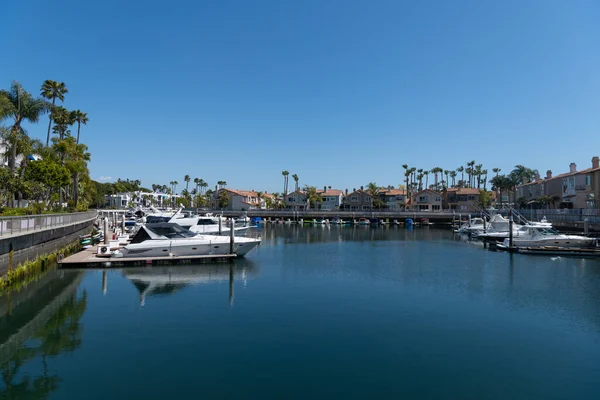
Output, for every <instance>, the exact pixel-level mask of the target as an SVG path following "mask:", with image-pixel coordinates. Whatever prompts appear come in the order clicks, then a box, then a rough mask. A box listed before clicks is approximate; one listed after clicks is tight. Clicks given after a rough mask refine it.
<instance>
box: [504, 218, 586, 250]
mask: <svg viewBox="0 0 600 400" xmlns="http://www.w3.org/2000/svg"><path fill="white" fill-rule="evenodd" d="M509 240H510V239H508V238H507V239H504V246H509ZM513 246H515V247H545V246H550V247H576V248H591V247H595V246H596V239H594V238H590V237H586V236H579V235H565V234H562V233H559V232H557V231H556V230H554V229H552V228H548V227H545V226H538V225H531V224H527V225H523V226H522V227H521V228H520V229H519V230H517V232H516V234H514V235H513Z"/></svg>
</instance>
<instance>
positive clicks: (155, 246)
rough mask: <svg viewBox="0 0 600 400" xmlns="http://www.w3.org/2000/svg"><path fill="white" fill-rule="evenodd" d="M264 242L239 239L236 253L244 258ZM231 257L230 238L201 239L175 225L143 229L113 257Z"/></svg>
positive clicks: (211, 237) (148, 226) (205, 236)
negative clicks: (225, 255) (228, 255)
mask: <svg viewBox="0 0 600 400" xmlns="http://www.w3.org/2000/svg"><path fill="white" fill-rule="evenodd" d="M259 243H260V239H254V238H246V237H237V236H236V237H235V238H234V248H233V252H234V253H235V254H236V255H237V256H244V255H245V254H246V253H248V252H249V251H250V250H252V249H253V248H254V247H256V246H257V245H258V244H259ZM224 254H230V238H229V237H227V236H216V235H200V234H196V233H194V232H191V231H189V230H188V229H185V228H182V227H181V226H179V225H177V224H173V223H158V224H146V225H144V226H141V227H140V229H139V230H138V232H137V233H136V234H135V236H134V237H133V239H131V242H130V243H129V244H128V245H126V246H125V247H124V248H123V249H121V250H120V251H118V252H115V253H113V255H112V257H125V258H131V257H166V256H172V257H189V256H200V255H224Z"/></svg>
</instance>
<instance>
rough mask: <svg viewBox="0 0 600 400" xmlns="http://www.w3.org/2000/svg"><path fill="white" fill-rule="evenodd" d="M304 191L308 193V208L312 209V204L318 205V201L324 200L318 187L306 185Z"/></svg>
mask: <svg viewBox="0 0 600 400" xmlns="http://www.w3.org/2000/svg"><path fill="white" fill-rule="evenodd" d="M304 192H305V193H306V203H307V207H306V208H307V209H310V206H311V205H313V206H315V207H316V204H317V203H320V202H322V201H323V198H322V197H321V195H320V194H319V193H318V192H317V188H316V187H314V186H305V187H304Z"/></svg>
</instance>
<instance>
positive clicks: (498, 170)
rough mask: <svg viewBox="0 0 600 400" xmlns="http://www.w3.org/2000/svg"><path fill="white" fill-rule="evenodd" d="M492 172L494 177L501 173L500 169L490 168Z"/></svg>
mask: <svg viewBox="0 0 600 400" xmlns="http://www.w3.org/2000/svg"><path fill="white" fill-rule="evenodd" d="M492 171H494V173H495V174H496V176H498V173H499V172H500V171H501V169H500V168H492Z"/></svg>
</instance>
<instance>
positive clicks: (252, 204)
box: [214, 188, 267, 211]
mask: <svg viewBox="0 0 600 400" xmlns="http://www.w3.org/2000/svg"><path fill="white" fill-rule="evenodd" d="M223 193H224V195H225V196H227V199H228V201H227V206H225V207H223V208H222V209H223V210H229V211H248V210H264V209H265V208H266V201H265V198H266V195H267V193H259V192H255V191H254V190H239V189H229V188H222V189H219V190H217V191H216V192H215V194H214V201H215V204H214V208H218V209H221V207H219V199H220V198H221V196H222V195H223Z"/></svg>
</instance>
